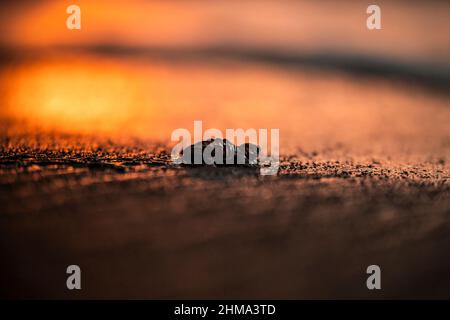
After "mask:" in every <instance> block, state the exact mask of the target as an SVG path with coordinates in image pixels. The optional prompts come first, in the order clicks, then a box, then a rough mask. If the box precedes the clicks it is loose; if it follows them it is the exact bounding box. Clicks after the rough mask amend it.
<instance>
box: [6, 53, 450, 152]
mask: <svg viewBox="0 0 450 320" xmlns="http://www.w3.org/2000/svg"><path fill="white" fill-rule="evenodd" d="M0 85H1V86H2V88H3V90H4V91H5V95H4V99H5V101H4V103H3V105H4V108H3V109H2V110H1V112H0V116H1V117H2V118H5V119H6V118H9V119H13V120H15V121H16V120H17V121H25V123H26V125H27V126H30V127H38V128H43V129H50V130H58V131H62V132H70V133H89V134H100V133H101V134H107V135H110V136H123V137H136V136H137V137H141V138H146V139H158V140H163V141H169V139H170V135H171V132H172V131H173V130H174V129H177V128H187V129H190V130H192V125H193V121H194V120H203V122H204V129H207V128H218V129H220V130H225V129H226V128H279V129H280V132H281V136H280V141H281V142H280V144H281V145H282V146H283V150H285V151H286V152H287V150H292V148H297V147H300V146H301V147H302V148H309V149H314V148H315V147H316V146H317V145H318V144H320V145H335V144H336V143H345V144H347V145H351V146H358V144H360V145H361V146H364V145H371V147H373V146H374V145H377V144H380V143H381V144H382V145H381V146H380V148H389V147H390V146H389V143H390V141H394V140H395V142H396V144H395V148H398V143H399V142H400V144H403V145H405V147H407V148H410V149H411V150H419V149H424V148H425V149H429V150H433V148H434V147H437V146H440V145H441V144H442V143H444V142H443V141H444V140H445V139H446V137H448V136H449V135H450V128H449V127H448V119H450V109H448V108H447V103H448V101H447V99H446V98H445V97H442V96H439V95H433V94H428V93H427V92H426V91H420V90H414V91H413V90H410V89H407V88H402V87H400V86H398V87H396V86H392V84H389V83H386V82H385V81H374V80H370V81H369V80H367V81H362V80H361V79H358V78H352V77H345V76H343V75H340V74H332V73H314V72H297V73H292V72H289V71H283V70H279V69H271V68H267V67H266V66H263V65H257V64H245V65H243V64H239V63H232V62H225V61H224V62H222V63H221V64H212V63H200V64H199V63H175V64H173V63H168V62H162V61H144V60H139V59H136V60H123V59H122V60H117V59H112V58H109V59H107V58H100V57H96V56H92V57H84V58H82V57H81V56H79V57H77V58H76V59H75V58H73V57H64V58H63V57H60V59H58V60H52V59H49V60H48V61H47V60H43V61H37V62H34V63H24V64H23V65H21V66H20V67H16V68H12V69H8V70H4V71H3V72H2V73H1V77H0ZM424 105H426V106H427V107H426V108H424V107H423V106H424ZM380 152H381V151H380Z"/></svg>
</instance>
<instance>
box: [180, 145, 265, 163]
mask: <svg viewBox="0 0 450 320" xmlns="http://www.w3.org/2000/svg"><path fill="white" fill-rule="evenodd" d="M259 152H260V148H259V147H258V146H257V145H255V144H251V143H243V144H241V145H240V146H239V147H236V146H235V145H234V144H233V143H231V142H230V141H228V140H227V139H219V138H216V139H209V140H204V141H200V142H197V143H195V144H192V145H190V146H189V147H187V148H185V149H183V150H182V151H181V154H180V156H181V157H182V161H181V163H182V164H185V165H213V166H225V165H231V166H239V165H241V166H242V165H244V166H254V165H258V163H259Z"/></svg>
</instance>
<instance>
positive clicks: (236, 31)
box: [0, 0, 450, 63]
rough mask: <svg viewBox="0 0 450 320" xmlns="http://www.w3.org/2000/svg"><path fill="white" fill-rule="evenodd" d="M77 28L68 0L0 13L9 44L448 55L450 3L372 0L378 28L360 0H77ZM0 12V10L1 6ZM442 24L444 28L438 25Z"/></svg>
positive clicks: (444, 60)
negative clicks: (371, 27) (379, 17)
mask: <svg viewBox="0 0 450 320" xmlns="http://www.w3.org/2000/svg"><path fill="white" fill-rule="evenodd" d="M76 3H77V4H78V5H79V6H80V8H81V17H82V18H81V20H82V28H81V30H77V31H74V30H67V28H66V25H65V20H66V18H67V17H68V15H67V14H66V8H67V6H68V5H70V4H73V1H39V2H36V3H34V2H27V3H26V4H23V5H21V6H19V7H18V8H17V9H16V10H8V13H7V14H6V13H4V15H3V17H2V19H1V20H0V30H1V31H2V32H1V35H0V37H1V38H2V40H3V41H4V42H5V43H7V44H8V45H15V46H25V47H26V46H57V45H70V46H78V45H84V46H86V45H102V44H112V45H117V46H134V47H153V46H156V47H161V46H162V47H205V46H237V47H244V48H247V47H252V48H254V47H257V48H265V49H276V50H294V51H302V52H304V51H313V52H315V51H322V50H326V51H329V50H330V49H331V50H334V51H338V52H339V51H350V52H355V53H358V52H363V53H365V54H371V55H380V54H384V55H388V56H397V57H400V58H402V59H405V58H421V59H422V58H429V59H435V60H436V59H438V60H439V61H441V63H448V55H449V53H450V42H449V41H448V38H449V31H448V30H450V28H449V20H448V12H449V9H450V3H448V2H445V1H443V2H436V3H434V4H433V6H431V7H430V6H427V4H426V3H424V4H421V3H415V4H414V5H405V2H403V1H392V0H390V1H378V2H377V4H378V5H380V6H381V7H382V8H383V26H384V28H383V30H382V31H380V32H368V31H367V29H366V27H365V20H366V17H367V14H366V7H367V3H364V2H360V1H327V3H326V4H324V3H322V2H318V1H313V0H309V1H288V2H280V1H259V0H257V1H144V0H128V1H125V0H115V1H108V0H79V1H76ZM0 14H1V13H0ZM436 30H441V31H442V32H436Z"/></svg>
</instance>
